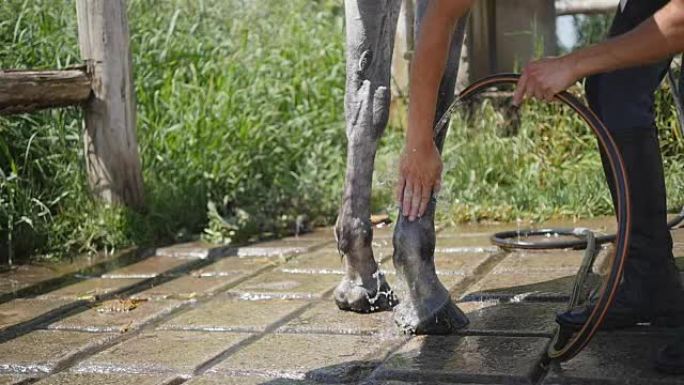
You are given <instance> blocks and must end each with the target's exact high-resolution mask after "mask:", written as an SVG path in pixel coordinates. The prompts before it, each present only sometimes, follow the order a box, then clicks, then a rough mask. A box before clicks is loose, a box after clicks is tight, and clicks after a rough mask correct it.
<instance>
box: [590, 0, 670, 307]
mask: <svg viewBox="0 0 684 385" xmlns="http://www.w3.org/2000/svg"><path fill="white" fill-rule="evenodd" d="M666 3H667V1H666V0H628V2H627V6H626V7H625V9H624V11H620V10H618V12H617V15H616V16H615V20H614V22H613V25H612V27H611V29H610V36H616V35H620V34H622V33H625V32H627V31H629V30H631V29H633V28H635V27H636V26H637V25H639V23H641V22H642V21H644V20H646V19H647V18H648V17H650V16H652V15H653V13H655V11H657V10H658V9H660V8H661V7H662V6H664V5H665V4H666ZM669 64H670V59H668V60H664V61H662V62H659V63H656V64H652V65H647V66H641V67H635V68H630V69H625V70H619V71H614V72H610V73H604V74H598V75H595V76H592V77H590V78H589V79H587V82H586V93H587V100H588V102H589V106H590V107H591V108H592V109H593V110H594V111H595V112H596V113H597V114H598V116H599V117H600V118H601V120H602V121H603V122H604V123H605V124H606V126H607V128H608V130H609V131H610V132H611V134H612V135H613V137H614V139H615V141H616V143H617V145H618V147H619V148H620V150H621V153H622V156H623V158H624V161H625V166H626V169H627V174H628V178H629V185H630V190H631V210H632V227H631V233H630V234H631V244H630V249H629V257H628V262H627V265H626V268H625V275H624V281H623V286H624V287H623V290H627V292H626V293H622V294H623V295H622V296H623V297H624V298H622V300H625V301H627V302H632V303H640V304H644V303H649V302H651V301H652V298H649V296H651V295H654V294H655V292H654V290H657V291H658V292H661V291H672V289H676V290H678V289H680V283H679V279H678V274H676V269H675V268H674V259H673V256H672V238H671V236H670V232H669V230H668V228H667V219H666V209H667V205H666V201H665V197H666V194H665V181H664V175H663V163H662V158H661V155H660V147H659V144H658V137H657V131H656V126H655V117H654V92H655V90H656V89H657V88H658V86H659V85H660V83H661V81H662V79H663V77H664V76H665V73H666V71H667V68H668V66H669ZM602 155H603V154H602ZM603 160H604V162H603V165H604V170H605V172H606V177H607V180H608V184H609V186H610V189H611V193H612V196H613V201H614V202H615V188H614V186H613V183H612V182H613V179H612V176H611V175H610V169H609V168H608V164H607V162H606V159H605V157H603ZM673 273H674V275H673ZM668 302H669V301H668ZM654 305H657V304H654Z"/></svg>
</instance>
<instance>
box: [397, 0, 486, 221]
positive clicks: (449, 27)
mask: <svg viewBox="0 0 684 385" xmlns="http://www.w3.org/2000/svg"><path fill="white" fill-rule="evenodd" d="M473 1H474V0H432V1H431V2H430V5H429V7H428V9H427V11H426V14H425V16H424V19H423V22H422V28H421V31H420V32H419V36H418V41H417V42H416V53H415V57H414V60H413V63H412V67H411V76H410V91H409V117H408V129H407V132H406V143H405V148H404V152H403V154H402V160H401V165H400V170H399V173H400V178H399V184H398V185H397V200H398V201H399V203H400V205H401V208H402V213H403V215H405V216H408V217H409V220H415V218H416V217H419V216H421V215H423V213H424V212H425V209H426V208H427V204H428V202H429V200H430V195H431V194H432V190H433V188H439V184H440V179H441V172H442V162H441V159H440V156H439V152H438V151H437V148H436V147H435V144H434V142H433V137H432V136H433V135H432V129H433V127H432V125H433V121H434V118H435V108H436V104H437V92H438V89H439V83H440V81H441V79H442V75H443V74H444V67H445V66H446V60H447V55H448V51H449V44H450V42H451V36H452V34H453V32H454V29H455V27H456V23H457V22H458V19H459V18H460V17H462V16H463V15H464V14H465V13H466V12H467V11H468V9H469V8H470V6H471V5H472V3H473Z"/></svg>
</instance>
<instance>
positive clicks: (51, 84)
mask: <svg viewBox="0 0 684 385" xmlns="http://www.w3.org/2000/svg"><path fill="white" fill-rule="evenodd" d="M89 97H90V76H89V75H88V73H87V72H86V70H85V67H84V68H80V69H76V68H75V69H67V70H61V71H60V70H57V71H32V70H27V71H12V70H10V71H3V70H0V113H2V114H13V113H19V112H32V111H35V110H37V109H41V108H51V107H64V106H73V105H78V104H82V103H84V102H85V101H86V100H88V98H89Z"/></svg>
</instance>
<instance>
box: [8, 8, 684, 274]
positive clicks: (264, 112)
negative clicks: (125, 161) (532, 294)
mask: <svg viewBox="0 0 684 385" xmlns="http://www.w3.org/2000/svg"><path fill="white" fill-rule="evenodd" d="M129 8H130V9H129V10H128V14H129V22H130V24H131V33H132V36H131V38H132V49H133V58H134V69H135V84H136V96H137V101H138V127H137V133H138V141H139V144H140V150H141V156H142V160H143V174H144V179H145V189H146V198H147V205H148V209H147V211H146V212H145V213H143V214H138V213H134V212H130V211H128V210H126V209H123V208H116V207H108V206H106V205H102V204H99V203H98V202H94V201H93V200H92V199H91V198H90V195H89V192H88V187H87V185H86V184H85V181H86V178H85V170H84V160H83V150H82V147H83V146H82V141H81V132H82V127H81V125H82V123H81V121H82V116H81V112H80V111H79V110H78V109H76V108H67V109H56V110H50V111H44V112H38V113H34V114H28V115H19V116H12V117H4V118H0V261H1V260H3V259H6V258H7V256H8V254H10V253H12V254H14V257H15V259H16V258H25V257H27V256H31V255H43V256H57V257H62V256H67V255H76V254H79V253H84V252H93V251H96V250H103V249H106V250H113V249H116V248H119V247H122V246H124V245H129V244H133V243H135V244H159V243H163V242H171V241H179V240H187V239H193V238H197V237H199V236H203V237H205V238H207V239H209V240H211V241H220V242H241V241H243V240H245V239H249V238H251V237H255V236H262V235H265V234H266V235H268V234H274V233H279V232H283V231H289V230H291V229H292V226H293V224H294V223H295V222H298V221H301V219H302V218H303V217H304V216H306V217H307V218H308V219H309V220H310V221H312V222H314V223H316V224H331V223H332V222H333V220H334V217H335V214H336V211H337V206H338V203H339V198H340V192H341V185H342V182H343V175H344V167H345V145H346V144H345V137H344V121H343V94H344V75H345V74H344V70H345V65H344V31H343V15H342V13H343V12H342V8H341V4H340V3H339V2H338V1H334V0H316V1H313V0H290V1H279V0H258V1H254V0H203V1H202V0H195V1H191V0H131V1H129ZM0 15H3V17H2V18H0V68H54V67H57V68H63V67H66V66H69V65H72V64H76V63H78V50H77V39H76V25H75V21H76V17H75V10H74V5H73V2H72V1H67V0H58V1H52V0H5V1H2V2H0ZM660 98H661V99H662V100H660V103H659V111H661V112H663V114H661V118H660V119H661V123H662V124H661V125H662V126H663V127H664V128H663V132H662V133H661V134H662V135H663V136H664V141H663V146H664V147H663V148H664V149H665V151H664V152H665V154H666V165H667V172H668V183H669V186H670V187H671V189H670V190H671V192H673V197H674V198H673V202H672V204H673V205H678V204H681V203H682V201H683V200H684V199H682V194H681V193H680V192H679V191H678V190H677V189H676V188H673V187H674V186H680V185H681V183H682V182H683V181H684V176H683V172H682V171H681V169H682V168H681V164H682V159H681V155H680V154H682V148H681V142H680V141H679V140H678V139H677V138H675V137H674V136H672V135H671V134H670V133H671V131H668V129H667V127H671V126H672V124H673V122H674V120H673V119H672V115H671V105H670V104H668V103H667V101H666V99H665V96H660ZM481 112H482V113H477V116H479V118H477V119H471V120H466V119H465V118H464V119H456V120H455V123H454V125H453V128H452V132H451V134H450V135H449V137H448V139H447V145H446V147H445V153H444V159H445V165H446V173H445V177H444V178H445V180H444V189H443V193H442V195H441V197H442V199H441V203H440V209H439V217H440V220H441V221H443V222H459V221H469V220H479V219H497V220H510V219H515V218H518V217H524V218H539V217H548V216H569V215H579V216H592V215H599V214H608V213H610V212H611V207H610V203H609V200H608V195H607V191H606V189H605V187H604V186H603V176H602V173H601V170H600V165H599V161H598V157H597V153H596V149H595V143H594V140H593V138H592V137H591V135H590V133H589V132H588V131H587V130H586V128H584V127H583V126H581V125H579V124H578V123H577V121H576V119H575V118H573V116H571V115H570V114H567V113H561V111H558V107H557V106H542V105H528V106H527V107H526V110H525V116H527V117H528V118H526V119H524V120H523V121H524V122H527V123H524V124H523V126H522V127H521V129H520V132H519V134H518V135H515V136H502V135H500V133H499V132H498V131H497V130H498V126H499V123H501V122H500V116H499V115H498V113H497V110H496V108H494V107H493V106H492V105H487V104H485V105H483V106H482V107H481ZM473 116H475V115H473ZM402 141H403V132H402V127H401V125H400V124H396V125H394V126H393V127H390V128H389V129H388V130H387V134H386V135H385V137H384V138H383V143H382V146H381V148H380V150H379V153H378V156H377V169H376V178H375V186H374V188H375V190H374V202H373V204H374V208H375V210H381V209H386V210H388V211H390V212H394V207H393V206H394V204H393V199H392V186H393V183H394V181H395V180H396V160H397V158H398V154H399V150H400V149H401V144H402Z"/></svg>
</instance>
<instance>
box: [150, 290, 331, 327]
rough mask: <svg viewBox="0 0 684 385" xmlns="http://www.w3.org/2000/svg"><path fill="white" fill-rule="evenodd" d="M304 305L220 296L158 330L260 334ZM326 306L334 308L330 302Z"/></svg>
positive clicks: (305, 303)
mask: <svg viewBox="0 0 684 385" xmlns="http://www.w3.org/2000/svg"><path fill="white" fill-rule="evenodd" d="M307 304H308V302H307V301H302V300H292V299H268V300H258V301H243V300H238V299H235V298H230V297H228V296H226V295H223V296H219V297H217V298H215V299H213V300H211V301H209V302H207V303H204V304H201V305H199V306H197V307H195V308H194V309H191V310H189V311H186V312H183V313H182V314H179V315H177V316H175V317H173V318H172V319H170V320H168V321H166V322H165V323H163V324H161V325H160V326H159V327H158V329H160V330H206V331H240V332H262V331H264V330H265V329H266V328H267V327H268V326H270V325H271V324H273V323H274V322H277V321H279V320H281V319H282V318H284V317H285V316H287V315H288V314H291V313H293V312H295V311H296V310H298V309H300V308H301V307H302V306H305V305H307ZM328 305H329V306H334V304H333V303H332V301H330V302H329V303H328Z"/></svg>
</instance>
